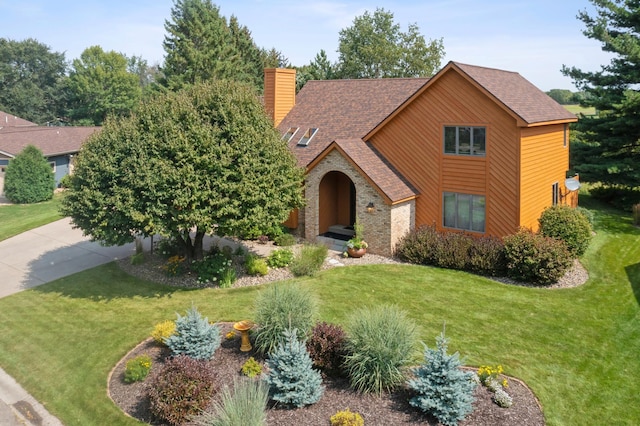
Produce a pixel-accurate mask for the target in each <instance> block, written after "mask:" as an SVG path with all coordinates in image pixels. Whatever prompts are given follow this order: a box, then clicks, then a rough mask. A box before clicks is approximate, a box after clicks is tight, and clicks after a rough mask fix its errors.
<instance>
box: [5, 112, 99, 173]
mask: <svg viewBox="0 0 640 426" xmlns="http://www.w3.org/2000/svg"><path fill="white" fill-rule="evenodd" d="M99 129H100V127H56V126H38V125H37V124H35V123H32V122H30V121H27V120H23V119H21V118H18V117H15V116H13V115H11V114H7V113H5V112H2V111H0V173H2V174H3V173H4V169H5V168H6V166H7V165H8V164H9V161H10V160H11V159H12V158H15V156H16V155H18V154H19V153H20V152H22V150H23V149H24V148H25V147H26V146H27V145H34V146H35V147H37V148H38V149H39V150H40V151H42V153H43V154H44V156H45V157H46V158H47V160H48V161H49V163H50V164H51V168H52V170H53V172H54V176H55V180H56V185H58V184H59V183H60V179H62V178H63V177H64V176H66V175H67V174H69V173H70V172H71V170H72V169H73V157H74V156H75V155H76V154H77V153H78V152H79V151H80V147H81V146H82V144H83V143H84V142H85V141H86V140H87V139H88V138H89V136H91V135H92V134H93V133H94V132H95V131H96V130H99Z"/></svg>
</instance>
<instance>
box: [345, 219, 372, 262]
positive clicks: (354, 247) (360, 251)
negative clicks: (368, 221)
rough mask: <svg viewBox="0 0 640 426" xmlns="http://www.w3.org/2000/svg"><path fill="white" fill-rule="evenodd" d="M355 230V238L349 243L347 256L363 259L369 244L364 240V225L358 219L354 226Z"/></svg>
mask: <svg viewBox="0 0 640 426" xmlns="http://www.w3.org/2000/svg"><path fill="white" fill-rule="evenodd" d="M353 230H354V231H355V234H354V235H353V238H351V239H350V240H349V241H347V254H348V255H349V256H351V257H362V256H364V255H365V253H366V252H367V247H369V244H367V242H366V241H365V240H364V239H363V238H362V225H360V223H359V222H358V219H356V223H354V224H353Z"/></svg>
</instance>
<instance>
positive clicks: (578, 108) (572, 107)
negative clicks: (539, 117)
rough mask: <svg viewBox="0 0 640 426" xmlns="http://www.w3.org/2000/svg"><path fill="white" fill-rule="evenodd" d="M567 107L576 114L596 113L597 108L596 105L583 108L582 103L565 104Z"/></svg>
mask: <svg viewBox="0 0 640 426" xmlns="http://www.w3.org/2000/svg"><path fill="white" fill-rule="evenodd" d="M563 106H564V107H565V108H566V109H568V110H569V111H570V112H572V113H574V114H584V115H595V113H596V109H595V108H594V107H590V108H583V107H581V106H580V105H563Z"/></svg>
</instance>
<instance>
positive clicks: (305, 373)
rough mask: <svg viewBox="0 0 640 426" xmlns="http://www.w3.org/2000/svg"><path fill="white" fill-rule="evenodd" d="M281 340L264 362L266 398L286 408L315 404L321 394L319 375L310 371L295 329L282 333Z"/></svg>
mask: <svg viewBox="0 0 640 426" xmlns="http://www.w3.org/2000/svg"><path fill="white" fill-rule="evenodd" d="M283 336H284V339H283V340H282V341H281V342H280V344H279V345H278V346H277V347H276V349H275V351H273V352H272V353H271V354H270V356H269V359H268V360H267V366H268V367H269V375H268V376H267V379H266V380H267V383H268V384H269V395H270V397H271V399H273V400H274V401H277V402H280V403H282V404H283V405H285V406H288V407H296V408H299V407H304V406H305V405H310V404H314V403H316V402H318V400H320V397H321V396H322V393H323V392H324V388H323V387H322V377H321V375H320V372H319V371H316V370H314V369H313V362H312V361H311V357H310V356H309V353H308V352H307V348H306V346H305V342H301V341H299V340H298V337H297V330H296V329H287V330H285V331H284V333H283Z"/></svg>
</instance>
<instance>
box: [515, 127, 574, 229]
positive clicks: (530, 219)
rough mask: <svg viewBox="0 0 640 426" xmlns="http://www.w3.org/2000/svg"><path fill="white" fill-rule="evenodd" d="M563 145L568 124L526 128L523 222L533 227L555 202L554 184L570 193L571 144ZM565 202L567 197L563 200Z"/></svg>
mask: <svg viewBox="0 0 640 426" xmlns="http://www.w3.org/2000/svg"><path fill="white" fill-rule="evenodd" d="M568 138H569V135H568V130H567V146H566V147H565V146H563V141H564V125H562V124H555V125H549V126H540V127H531V128H525V129H522V151H521V154H520V158H521V160H520V161H521V162H522V166H521V178H520V180H521V187H520V191H521V194H520V197H521V199H522V208H521V210H520V223H521V224H522V226H526V227H528V228H531V229H533V230H537V229H538V218H539V217H540V214H541V213H542V211H543V210H544V209H545V208H547V207H549V206H551V205H552V201H553V198H552V185H553V184H554V183H556V182H557V183H558V184H559V188H560V192H561V194H563V195H564V194H566V192H567V191H566V188H565V187H564V181H565V177H566V171H567V168H568V167H569V147H568ZM560 201H561V202H563V201H564V199H561V200H560Z"/></svg>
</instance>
